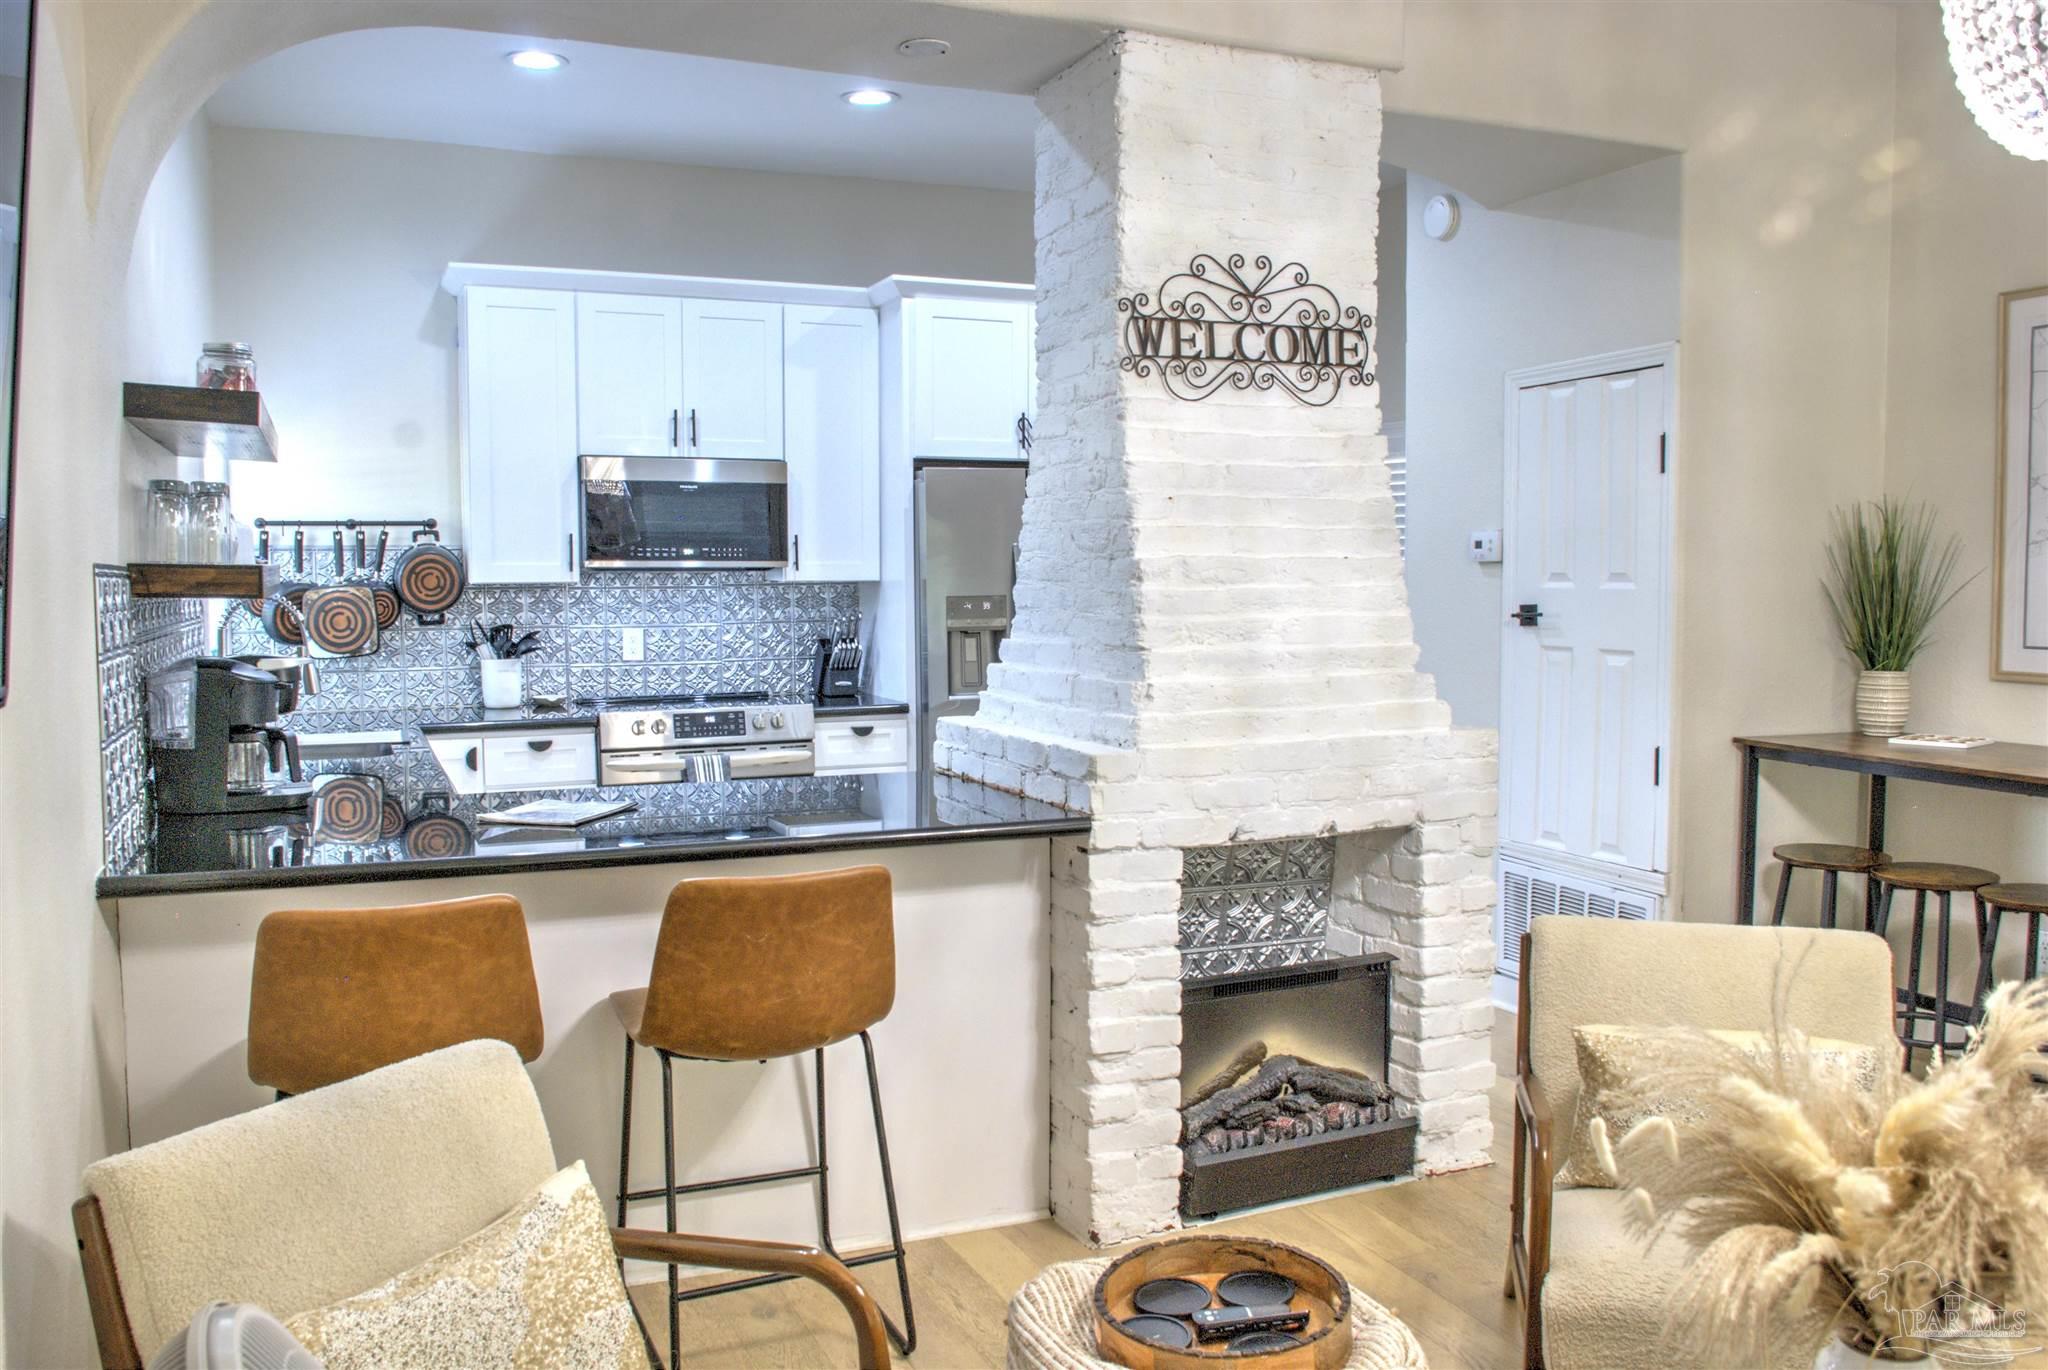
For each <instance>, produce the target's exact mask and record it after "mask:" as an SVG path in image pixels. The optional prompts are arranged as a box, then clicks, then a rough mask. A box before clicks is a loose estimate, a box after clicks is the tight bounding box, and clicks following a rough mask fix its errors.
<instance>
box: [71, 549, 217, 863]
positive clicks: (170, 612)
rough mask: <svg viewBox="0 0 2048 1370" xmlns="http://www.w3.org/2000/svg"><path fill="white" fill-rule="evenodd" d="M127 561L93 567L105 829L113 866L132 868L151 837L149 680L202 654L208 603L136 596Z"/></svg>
mask: <svg viewBox="0 0 2048 1370" xmlns="http://www.w3.org/2000/svg"><path fill="white" fill-rule="evenodd" d="M128 588H129V587H128V571H127V568H125V567H121V566H95V567H93V568H92V607H93V622H94V628H95V632H96V634H97V636H96V637H95V639H94V640H95V642H96V644H97V652H96V655H97V657H98V660H99V676H100V833H101V840H102V843H103V846H104V851H105V857H106V863H107V869H108V870H110V871H123V870H130V869H132V868H133V867H134V866H135V864H136V863H137V862H138V861H139V860H140V859H141V858H142V855H143V853H144V851H145V850H146V848H147V846H148V843H149V786H148V776H149V737H148V730H147V727H148V725H147V715H146V713H145V710H144V707H143V698H142V682H143V680H144V679H145V678H147V677H148V676H149V674H150V673H151V672H152V671H160V670H162V669H163V668H164V667H166V666H169V665H170V664H172V663H173V662H177V661H183V660H184V659H185V658H187V657H190V656H197V655H198V654H199V653H200V651H202V650H203V649H204V647H205V643H206V607H205V605H203V604H202V603H201V602H200V601H198V600H196V599H136V598H135V597H134V596H133V595H131V594H129V592H128Z"/></svg>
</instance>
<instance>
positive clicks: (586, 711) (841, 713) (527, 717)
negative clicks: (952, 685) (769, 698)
mask: <svg viewBox="0 0 2048 1370" xmlns="http://www.w3.org/2000/svg"><path fill="white" fill-rule="evenodd" d="M811 712H812V713H813V714H814V715H815V716H817V717H819V718H859V717H863V716H866V715H875V714H907V713H909V712H910V706H909V705H908V704H905V703H903V702H902V701H901V700H895V699H882V698H880V697H878V696H876V695H867V694H864V695H857V696H854V697H852V698H848V699H821V700H817V701H815V702H813V703H812V705H811ZM596 717H597V709H596V708H595V707H594V706H592V705H589V704H585V703H581V702H578V701H574V700H572V701H570V703H569V706H568V707H567V708H566V709H539V708H535V707H534V706H533V705H532V704H527V705H524V706H522V707H520V708H517V709H466V710H463V711H461V712H459V713H453V714H449V715H448V716H446V717H444V718H438V719H436V720H434V721H433V722H432V723H422V724H420V725H419V730H420V732H421V734H422V735H423V736H427V737H433V736H436V735H446V734H449V733H490V732H521V733H530V732H539V731H542V730H544V729H550V728H588V727H590V726H591V722H592V720H593V719H595V718H596Z"/></svg>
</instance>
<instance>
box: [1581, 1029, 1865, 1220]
mask: <svg viewBox="0 0 2048 1370" xmlns="http://www.w3.org/2000/svg"><path fill="white" fill-rule="evenodd" d="M1683 1031H1687V1029H1683V1028H1658V1027H1617V1026H1615V1025H1613V1024H1609V1023H1588V1024H1586V1025H1585V1026H1583V1027H1576V1028H1573V1029H1572V1041H1573V1044H1574V1045H1575V1046H1576V1047H1577V1049H1578V1055H1579V1101H1578V1105H1577V1107H1575V1108H1574V1109H1573V1110H1572V1127H1571V1135H1570V1139H1569V1141H1568V1142H1567V1144H1566V1148H1565V1153H1564V1164H1563V1165H1561V1166H1559V1167H1558V1169H1557V1178H1556V1185H1557V1187H1558V1188H1560V1189H1616V1188H1619V1186H1618V1185H1617V1184H1616V1183H1615V1182H1614V1180H1613V1179H1612V1178H1610V1177H1609V1176H1608V1174H1607V1172H1606V1170H1605V1169H1604V1168H1603V1167H1602V1166H1601V1164H1600V1161H1599V1157H1598V1148H1597V1146H1596V1144H1595V1143H1594V1140H1593V1120H1594V1119H1596V1118H1597V1119H1599V1120H1600V1121H1601V1124H1602V1126H1603V1127H1604V1128H1605V1129H1606V1133H1607V1139H1608V1145H1609V1146H1612V1145H1613V1144H1614V1143H1616V1142H1619V1141H1620V1140H1621V1139H1622V1138H1623V1137H1624V1136H1626V1135H1627V1134H1628V1130H1629V1129H1630V1128H1632V1127H1634V1126H1635V1125H1636V1124H1637V1123H1639V1122H1641V1121H1642V1120H1643V1119H1645V1118H1648V1117H1652V1116H1654V1115H1660V1114H1661V1115H1662V1116H1664V1117H1667V1118H1670V1119H1672V1120H1674V1121H1676V1122H1681V1123H1682V1122H1685V1121H1686V1120H1687V1119H1688V1118H1697V1117H1698V1116H1699V1111H1698V1110H1697V1109H1696V1108H1694V1107H1693V1106H1692V1105H1691V1104H1690V1103H1689V1102H1688V1101H1687V1100H1686V1099H1684V1098H1682V1097H1679V1096H1676V1095H1672V1096H1666V1097H1663V1098H1656V1099H1651V1100H1647V1101H1645V1100H1640V1099H1638V1098H1634V1097H1630V1094H1629V1092H1628V1091H1627V1090H1626V1088H1625V1087H1626V1086H1628V1085H1629V1084H1630V1083H1631V1082H1632V1081H1633V1080H1635V1079H1636V1078H1637V1077H1638V1076H1639V1075H1640V1074H1641V1073H1642V1072H1643V1071H1644V1070H1645V1069H1647V1068H1653V1067H1654V1062H1655V1056H1654V1053H1655V1051H1656V1043H1657V1041H1658V1040H1659V1039H1660V1038H1662V1039H1667V1040H1668V1039H1669V1037H1670V1036H1671V1034H1672V1033H1673V1032H1683ZM1707 1035H1708V1036H1710V1037H1714V1038H1718V1039H1719V1040H1721V1041H1723V1042H1727V1043H1728V1044H1729V1045H1731V1046H1734V1047H1736V1048H1738V1049H1739V1050H1741V1051H1742V1052H1743V1053H1744V1054H1745V1055H1748V1056H1751V1057H1753V1058H1755V1059H1758V1060H1763V1059H1766V1053H1768V1052H1769V1051H1770V1050H1771V1041H1772V1038H1771V1036H1770V1034H1769V1033H1763V1032H1742V1031H1735V1030H1732V1029H1726V1028H1714V1029H1710V1030H1709V1031H1708V1033H1707ZM1806 1047H1807V1051H1808V1053H1809V1054H1810V1056H1811V1058H1812V1060H1813V1066H1814V1069H1815V1070H1816V1071H1821V1072H1827V1073H1830V1074H1834V1073H1840V1074H1844V1075H1847V1076H1850V1077H1852V1078H1853V1079H1854V1080H1855V1082H1856V1084H1857V1086H1858V1087H1859V1088H1862V1089H1876V1088H1877V1072H1878V1069H1879V1067H1880V1064H1881V1062H1882V1057H1881V1056H1880V1054H1879V1052H1878V1051H1877V1050H1876V1049H1875V1048H1873V1047H1868V1046H1864V1045H1863V1044H1862V1043H1860V1042H1844V1041H1839V1040H1837V1039H1835V1038H1832V1037H1809V1038H1807V1039H1806Z"/></svg>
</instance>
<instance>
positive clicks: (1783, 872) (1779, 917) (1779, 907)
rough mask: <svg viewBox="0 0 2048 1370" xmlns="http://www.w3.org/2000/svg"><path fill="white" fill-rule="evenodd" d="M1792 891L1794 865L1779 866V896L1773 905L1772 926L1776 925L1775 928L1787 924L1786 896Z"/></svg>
mask: <svg viewBox="0 0 2048 1370" xmlns="http://www.w3.org/2000/svg"><path fill="white" fill-rule="evenodd" d="M1791 893H1792V867H1790V866H1789V865H1788V866H1781V867H1779V869H1778V898H1777V902H1776V903H1774V904H1772V905H1771V926H1772V927H1774V928H1782V927H1784V926H1785V897H1786V896H1787V895H1789V894H1791Z"/></svg>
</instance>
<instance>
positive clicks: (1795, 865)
mask: <svg viewBox="0 0 2048 1370" xmlns="http://www.w3.org/2000/svg"><path fill="white" fill-rule="evenodd" d="M1771 855H1772V856H1773V857H1775V858H1777V861H1778V864H1779V865H1780V866H1782V867H1783V870H1782V871H1781V872H1780V873H1779V875H1778V902H1777V903H1776V905H1774V906H1773V907H1772V910H1771V926H1772V927H1774V928H1782V927H1784V926H1785V900H1786V899H1787V897H1788V896H1790V895H1791V893H1792V872H1793V871H1796V870H1798V871H1819V872H1820V907H1821V926H1822V927H1824V928H1831V927H1833V926H1834V925H1835V893H1836V887H1837V886H1838V885H1839V884H1840V883H1841V879H1842V877H1843V876H1844V875H1862V876H1865V877H1868V876H1869V874H1870V872H1872V871H1874V870H1876V869H1877V868H1878V867H1879V866H1882V865H1884V864H1885V863H1886V862H1887V861H1890V860H1891V857H1889V856H1887V855H1885V854H1884V853H1883V852H1881V851H1872V850H1871V849H1870V848H1868V847H1843V846H1838V845H1836V844H1835V843H1833V842H1787V843H1786V844H1785V845H1784V846H1782V847H1773V848H1771Z"/></svg>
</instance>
